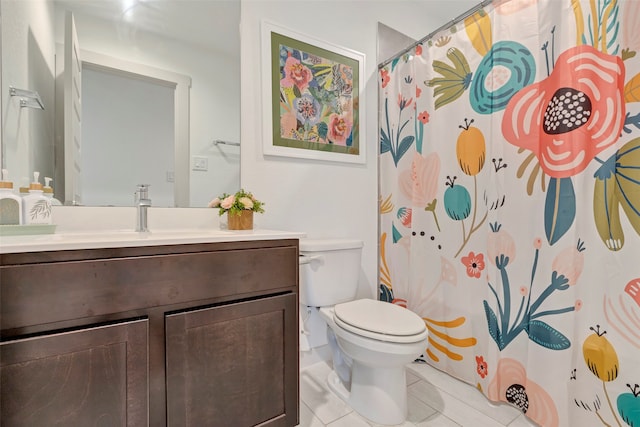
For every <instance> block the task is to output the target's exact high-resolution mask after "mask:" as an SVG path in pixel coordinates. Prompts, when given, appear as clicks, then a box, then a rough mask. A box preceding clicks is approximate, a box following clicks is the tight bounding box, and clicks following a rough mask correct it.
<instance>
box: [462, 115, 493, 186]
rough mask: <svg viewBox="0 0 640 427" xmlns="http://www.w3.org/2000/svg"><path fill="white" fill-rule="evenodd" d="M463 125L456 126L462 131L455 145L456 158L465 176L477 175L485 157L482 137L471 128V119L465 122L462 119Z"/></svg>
mask: <svg viewBox="0 0 640 427" xmlns="http://www.w3.org/2000/svg"><path fill="white" fill-rule="evenodd" d="M464 123H465V125H464V126H462V125H460V126H458V127H459V128H461V129H462V132H460V136H458V142H457V144H456V156H457V157H458V163H459V164H460V168H461V169H462V172H464V173H465V174H467V175H470V176H474V175H477V174H478V173H479V172H480V171H481V170H482V168H483V167H484V160H485V155H486V152H485V151H486V146H485V142H484V135H483V134H482V132H481V131H480V129H478V128H477V127H475V126H471V123H473V119H471V120H470V121H467V119H464Z"/></svg>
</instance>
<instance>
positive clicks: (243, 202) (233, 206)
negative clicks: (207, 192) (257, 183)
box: [209, 189, 264, 230]
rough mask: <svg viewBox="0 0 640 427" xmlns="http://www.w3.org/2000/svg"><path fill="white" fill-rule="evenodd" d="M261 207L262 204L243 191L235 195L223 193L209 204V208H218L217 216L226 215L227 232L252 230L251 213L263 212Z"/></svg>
mask: <svg viewBox="0 0 640 427" xmlns="http://www.w3.org/2000/svg"><path fill="white" fill-rule="evenodd" d="M263 205H264V203H263V202H261V201H260V200H258V199H256V198H255V197H254V196H253V194H251V193H250V192H248V191H245V190H244V189H241V190H239V191H238V192H236V194H227V193H224V194H222V195H221V196H219V197H216V198H215V199H213V200H212V201H210V202H209V207H210V208H218V215H220V216H222V215H224V214H225V213H226V214H227V218H228V227H229V230H251V229H253V213H254V212H258V213H262V212H264V209H263V208H262V206H263Z"/></svg>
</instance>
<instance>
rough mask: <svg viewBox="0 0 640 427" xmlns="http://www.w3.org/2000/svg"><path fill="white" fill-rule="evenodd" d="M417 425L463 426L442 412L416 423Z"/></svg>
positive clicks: (429, 426)
mask: <svg viewBox="0 0 640 427" xmlns="http://www.w3.org/2000/svg"><path fill="white" fill-rule="evenodd" d="M416 427H461V426H460V424H458V423H456V422H455V421H453V420H451V419H450V418H447V417H445V416H444V415H442V414H435V415H433V416H431V417H429V418H427V419H426V420H424V421H422V422H420V423H418V424H416Z"/></svg>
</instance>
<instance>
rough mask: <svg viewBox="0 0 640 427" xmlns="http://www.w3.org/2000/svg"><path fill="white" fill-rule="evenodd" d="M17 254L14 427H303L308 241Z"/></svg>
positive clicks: (11, 267)
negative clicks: (301, 323) (301, 312)
mask: <svg viewBox="0 0 640 427" xmlns="http://www.w3.org/2000/svg"><path fill="white" fill-rule="evenodd" d="M257 234H258V235H257ZM6 240H7V239H6V238H3V246H5V247H4V248H3V251H2V252H3V253H2V254H0V315H1V318H0V322H1V323H0V334H1V339H2V342H1V343H0V381H1V382H0V387H1V390H2V391H1V393H0V396H1V397H0V399H1V402H0V425H2V426H3V427H4V426H6V427H9V426H15V425H38V424H39V423H40V422H42V421H43V420H47V421H46V424H47V425H96V426H97V425H105V426H106V425H122V426H124V425H127V426H136V427H138V426H145V425H151V426H164V425H167V426H207V425H209V426H231V425H233V426H253V425H258V424H259V425H269V426H295V425H297V424H298V419H299V417H298V413H299V410H298V394H299V391H298V376H299V362H298V312H297V310H298V251H299V250H298V247H299V246H298V239H297V238H291V237H290V236H289V237H286V235H285V237H278V235H277V234H274V235H271V236H270V237H269V238H267V239H261V238H260V236H259V233H253V234H248V235H245V236H242V235H240V237H237V236H236V238H235V239H232V240H229V239H225V238H217V239H213V240H214V241H209V242H207V241H204V240H206V239H203V238H201V237H200V238H194V239H191V240H189V239H184V238H182V239H175V240H174V241H172V240H170V239H169V240H167V241H163V240H162V239H156V240H146V241H143V242H141V245H136V244H135V242H134V243H131V242H129V243H127V245H126V246H124V247H123V245H118V242H117V240H115V239H114V240H113V241H112V242H110V243H109V244H108V245H103V247H86V245H85V247H83V245H82V244H81V243H78V242H79V240H76V241H75V242H74V243H72V244H67V245H66V246H65V245H64V244H62V245H57V246H56V245H55V244H52V245H51V246H50V248H57V249H46V250H33V248H31V250H29V251H26V250H25V249H24V247H22V249H21V247H20V245H16V248H18V250H17V251H15V252H12V251H11V246H10V245H9V247H8V248H7V246H6ZM62 240H64V239H62ZM215 240H220V241H215ZM32 246H33V247H37V246H38V245H37V244H34V245H32ZM93 246H97V245H93ZM104 246H107V247H104ZM40 247H45V248H47V245H44V246H42V245H40ZM60 248H64V250H61V249H60ZM70 248H71V249H70Z"/></svg>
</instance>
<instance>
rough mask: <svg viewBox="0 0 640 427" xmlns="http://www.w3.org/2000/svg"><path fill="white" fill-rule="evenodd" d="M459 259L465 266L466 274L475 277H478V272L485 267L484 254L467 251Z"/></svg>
mask: <svg viewBox="0 0 640 427" xmlns="http://www.w3.org/2000/svg"><path fill="white" fill-rule="evenodd" d="M461 261H462V263H463V264H464V265H465V267H467V276H469V277H475V278H476V279H479V278H480V274H481V273H482V270H484V267H485V264H484V255H482V254H475V253H473V252H469V255H467V256H463V257H462V259H461Z"/></svg>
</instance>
